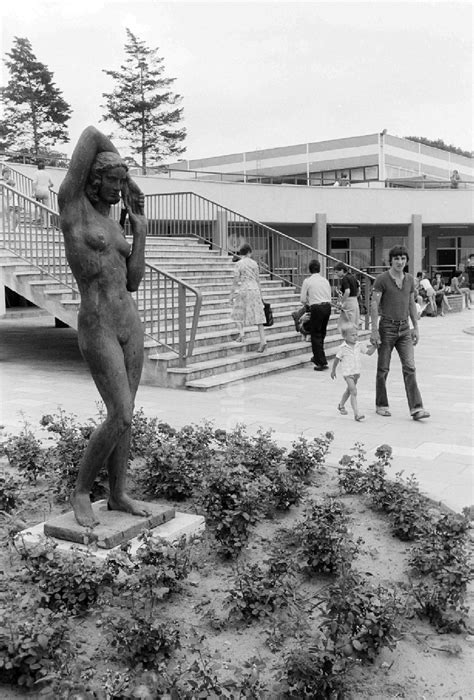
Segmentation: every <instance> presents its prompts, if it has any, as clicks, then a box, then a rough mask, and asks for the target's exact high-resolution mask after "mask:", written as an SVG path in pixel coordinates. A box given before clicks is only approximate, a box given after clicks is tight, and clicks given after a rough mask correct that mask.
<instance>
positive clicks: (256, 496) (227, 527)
mask: <svg viewBox="0 0 474 700" xmlns="http://www.w3.org/2000/svg"><path fill="white" fill-rule="evenodd" d="M267 485H268V482H267ZM201 504H202V507H203V508H204V511H205V515H206V522H207V524H208V526H209V527H210V528H212V531H213V533H214V535H215V538H216V540H217V544H218V548H219V551H220V553H221V554H222V555H223V556H224V557H229V558H231V557H236V556H238V555H239V554H240V552H241V550H242V549H243V548H244V547H245V546H246V544H247V541H248V538H249V534H250V531H251V528H252V526H253V525H255V524H256V523H257V522H258V520H259V519H260V518H261V517H262V516H263V515H264V514H265V512H267V510H268V489H267V493H265V492H264V489H263V487H262V484H261V483H260V482H259V480H258V479H255V478H252V474H251V473H250V472H249V471H248V469H246V468H245V467H244V466H241V465H237V466H233V465H227V464H219V463H218V464H216V465H215V466H213V467H211V468H210V469H209V471H208V472H207V474H206V479H205V484H204V487H203V491H202V495H201Z"/></svg>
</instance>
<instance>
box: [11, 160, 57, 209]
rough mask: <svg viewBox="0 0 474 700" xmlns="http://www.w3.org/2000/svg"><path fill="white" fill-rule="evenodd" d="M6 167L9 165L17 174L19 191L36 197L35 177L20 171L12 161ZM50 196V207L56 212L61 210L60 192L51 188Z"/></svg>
mask: <svg viewBox="0 0 474 700" xmlns="http://www.w3.org/2000/svg"><path fill="white" fill-rule="evenodd" d="M5 167H7V168H8V169H9V170H11V171H12V173H14V175H15V189H16V190H18V192H21V193H22V194H24V195H25V196H26V197H32V198H34V195H33V182H34V179H33V178H32V177H30V176H29V175H25V174H24V173H22V172H20V171H19V170H17V169H16V168H14V167H12V166H11V165H10V163H8V164H7V165H6V166H5ZM49 196H50V209H52V210H53V212H55V213H56V214H57V213H58V211H59V205H58V193H57V192H56V191H55V190H50V191H49Z"/></svg>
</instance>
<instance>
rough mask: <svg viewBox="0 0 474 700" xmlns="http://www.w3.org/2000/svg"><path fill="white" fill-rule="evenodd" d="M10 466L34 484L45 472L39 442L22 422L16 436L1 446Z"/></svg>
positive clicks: (25, 422)
mask: <svg viewBox="0 0 474 700" xmlns="http://www.w3.org/2000/svg"><path fill="white" fill-rule="evenodd" d="M2 449H3V452H4V453H5V454H6V456H7V458H8V461H9V463H10V466H11V467H13V469H18V471H19V473H20V474H22V475H23V476H24V477H25V478H26V479H27V480H28V481H29V482H36V480H37V478H38V476H39V475H40V474H43V473H44V471H45V460H44V453H43V449H42V446H41V442H40V441H39V440H38V438H37V437H35V435H34V434H33V432H32V430H31V428H30V425H29V423H28V422H27V421H24V425H23V428H22V429H21V431H20V433H19V434H18V435H10V437H9V438H8V439H7V440H6V441H5V442H4V443H3V445H2Z"/></svg>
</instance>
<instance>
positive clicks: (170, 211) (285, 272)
mask: <svg viewBox="0 0 474 700" xmlns="http://www.w3.org/2000/svg"><path fill="white" fill-rule="evenodd" d="M145 202H146V213H147V217H148V221H149V235H154V236H196V237H197V238H200V239H201V240H203V241H205V242H206V243H207V244H208V245H209V247H210V248H216V249H218V250H220V251H221V252H222V253H223V254H235V253H236V252H237V251H238V249H239V248H240V247H241V245H242V244H243V243H248V244H249V245H250V247H251V248H252V251H253V257H254V259H255V260H256V261H257V262H258V264H259V267H260V270H261V272H263V273H266V274H269V275H270V277H271V278H272V279H278V280H280V281H281V282H283V283H284V284H285V285H287V286H293V287H296V289H300V288H301V285H302V283H303V279H304V278H305V277H307V276H308V274H309V272H308V266H309V262H310V261H311V260H313V259H314V258H319V259H320V261H322V267H323V271H324V268H326V269H325V272H326V275H327V277H328V279H329V281H330V283H331V287H332V292H333V297H334V299H337V298H338V287H339V280H338V279H337V277H336V276H335V274H334V271H333V268H334V265H335V264H337V263H338V262H340V260H338V259H337V258H334V257H332V256H331V255H327V254H326V253H322V252H321V251H319V250H317V249H316V248H313V247H312V246H310V245H308V244H306V243H303V242H301V241H298V240H296V239H294V238H291V237H290V236H287V235H286V234H284V233H281V231H277V230H276V229H273V228H271V227H270V226H266V225H265V224H261V223H259V222H257V221H253V220H252V219H249V218H247V217H245V216H243V215H242V214H238V213H237V212H235V211H233V210H231V209H228V208H227V207H224V206H222V205H220V204H217V203H216V202H213V201H211V200H209V199H206V198H205V197H201V196H200V195H197V194H195V193H194V192H176V193H168V194H154V195H146V197H145ZM347 267H348V269H349V270H351V272H352V273H354V274H355V275H356V277H357V278H358V279H359V280H360V283H361V294H362V297H363V306H365V308H366V313H365V314H364V315H365V326H366V328H368V327H369V323H370V313H369V298H370V292H371V289H372V284H373V281H374V277H372V275H370V274H368V273H366V272H364V271H362V270H359V269H357V268H355V267H353V266H352V265H347Z"/></svg>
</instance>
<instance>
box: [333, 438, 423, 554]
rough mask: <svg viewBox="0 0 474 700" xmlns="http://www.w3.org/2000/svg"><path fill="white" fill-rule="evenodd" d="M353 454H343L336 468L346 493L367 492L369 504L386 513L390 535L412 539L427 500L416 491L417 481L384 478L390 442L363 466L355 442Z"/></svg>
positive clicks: (418, 530) (362, 456)
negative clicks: (371, 461) (338, 467)
mask: <svg viewBox="0 0 474 700" xmlns="http://www.w3.org/2000/svg"><path fill="white" fill-rule="evenodd" d="M353 452H354V453H355V454H353V455H352V456H350V455H344V456H343V457H342V459H341V460H340V462H339V464H340V465H341V467H340V469H339V470H338V479H339V485H340V486H341V488H342V489H343V490H344V491H345V492H346V493H350V494H367V495H368V497H369V499H370V503H371V506H372V507H373V508H375V509H377V510H382V511H384V512H385V513H388V515H389V517H390V523H391V526H392V531H393V534H394V535H395V536H396V537H398V538H399V539H401V540H404V541H408V540H415V539H417V538H418V537H420V535H421V534H422V533H423V531H424V528H425V518H426V509H427V499H426V498H425V497H424V496H423V495H422V494H421V493H420V489H419V486H418V482H417V481H416V479H415V478H414V477H413V476H411V477H408V478H407V479H404V478H403V477H402V472H399V473H397V474H396V478H395V481H392V480H390V479H387V475H386V468H387V466H388V465H389V464H390V460H391V458H392V448H391V447H390V445H380V447H378V448H377V450H376V452H375V456H376V461H375V462H373V463H371V464H369V465H368V466H365V462H366V457H365V454H366V453H365V450H364V449H363V447H362V445H361V444H360V443H356V444H355V446H354V448H353Z"/></svg>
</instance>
